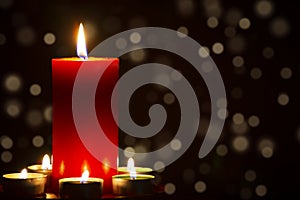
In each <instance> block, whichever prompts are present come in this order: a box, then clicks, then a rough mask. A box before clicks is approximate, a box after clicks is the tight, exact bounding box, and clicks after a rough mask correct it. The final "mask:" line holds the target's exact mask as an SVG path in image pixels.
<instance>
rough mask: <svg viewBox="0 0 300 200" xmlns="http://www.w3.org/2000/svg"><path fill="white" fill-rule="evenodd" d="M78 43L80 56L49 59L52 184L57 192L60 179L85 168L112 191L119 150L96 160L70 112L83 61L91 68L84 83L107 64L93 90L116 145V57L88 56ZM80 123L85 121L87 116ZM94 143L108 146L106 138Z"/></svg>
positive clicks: (101, 117)
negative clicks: (114, 111)
mask: <svg viewBox="0 0 300 200" xmlns="http://www.w3.org/2000/svg"><path fill="white" fill-rule="evenodd" d="M80 35H81V36H83V37H81V36H80ZM78 38H79V39H78V44H79V43H80V42H79V41H80V40H81V41H82V40H83V43H85V42H84V33H83V28H82V25H80V30H79V34H78ZM80 46H81V48H82V45H79V46H77V52H78V53H77V54H78V56H79V58H56V59H53V60H52V81H53V82H52V90H53V97H52V99H53V125H52V126H53V127H52V128H53V130H52V153H53V164H52V165H53V169H52V184H53V186H52V187H53V188H54V189H55V191H56V192H58V180H59V179H61V178H66V177H74V176H77V175H78V174H81V173H82V172H83V171H84V170H85V169H88V170H89V172H90V175H91V176H93V177H98V178H102V179H103V180H104V185H103V193H104V194H111V193H112V183H111V177H112V176H113V175H115V174H116V173H117V172H116V169H117V156H118V149H117V148H113V149H105V152H109V154H107V155H105V157H103V158H102V159H99V157H95V155H93V153H92V152H91V151H90V149H88V148H87V147H86V145H85V144H84V143H83V141H82V140H81V139H80V137H79V133H78V130H77V129H76V126H75V122H74V118H73V113H72V112H73V111H72V95H73V94H72V93H73V86H74V82H75V79H76V76H77V73H78V71H79V69H80V67H81V66H82V65H83V64H84V65H85V67H86V66H87V67H88V68H90V69H91V70H90V74H85V77H84V81H85V82H86V84H89V80H90V78H89V77H90V76H93V75H94V72H95V70H96V71H97V70H99V69H101V68H103V67H106V70H105V71H104V73H103V75H102V76H101V78H100V80H99V83H98V85H97V89H96V92H95V111H96V114H97V119H98V122H99V125H101V127H102V130H103V132H104V134H105V136H106V137H107V138H108V139H109V140H110V141H111V142H112V143H113V144H115V145H116V146H118V126H117V124H116V123H115V121H114V118H113V115H112V112H111V109H110V108H111V94H112V91H113V88H114V86H115V84H116V83H117V80H118V77H119V60H118V58H87V53H86V47H85V44H84V48H83V49H79V48H80ZM107 66H108V67H107ZM83 84H85V83H83ZM82 98H85V97H84V96H83V97H82ZM80 123H85V124H88V123H89V119H88V118H87V119H86V121H83V122H80ZM93 131H94V130H92V128H91V130H88V131H87V133H84V134H86V136H87V137H88V136H89V134H90V133H92V132H93ZM81 134H82V133H81ZM91 139H93V138H91ZM96 142H97V145H96V146H95V147H94V148H96V149H97V150H99V149H100V150H101V148H103V147H104V146H107V145H105V144H103V142H105V141H96Z"/></svg>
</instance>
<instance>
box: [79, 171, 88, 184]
mask: <svg viewBox="0 0 300 200" xmlns="http://www.w3.org/2000/svg"><path fill="white" fill-rule="evenodd" d="M89 176H90V172H89V170H87V169H86V170H84V172H83V173H82V175H81V178H80V183H84V182H87V181H88V180H89Z"/></svg>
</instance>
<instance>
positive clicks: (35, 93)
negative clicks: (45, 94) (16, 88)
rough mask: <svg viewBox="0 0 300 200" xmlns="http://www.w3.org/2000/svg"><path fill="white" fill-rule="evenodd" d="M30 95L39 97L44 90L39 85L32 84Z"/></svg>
mask: <svg viewBox="0 0 300 200" xmlns="http://www.w3.org/2000/svg"><path fill="white" fill-rule="evenodd" d="M29 91H30V94H31V95H32V96H38V95H40V94H41V92H42V88H41V86H40V85H39V84H32V85H31V86H30V88H29Z"/></svg>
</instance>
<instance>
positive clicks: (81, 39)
mask: <svg viewBox="0 0 300 200" xmlns="http://www.w3.org/2000/svg"><path fill="white" fill-rule="evenodd" d="M77 55H78V57H80V58H83V59H86V58H87V57H88V56H87V50H86V43H85V36H84V30H83V25H82V23H80V25H79V30H78V36H77Z"/></svg>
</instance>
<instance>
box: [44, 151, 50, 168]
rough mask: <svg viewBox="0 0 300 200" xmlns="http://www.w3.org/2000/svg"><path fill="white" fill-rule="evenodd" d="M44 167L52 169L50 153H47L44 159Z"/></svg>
mask: <svg viewBox="0 0 300 200" xmlns="http://www.w3.org/2000/svg"><path fill="white" fill-rule="evenodd" d="M42 169H52V167H51V163H50V157H49V156H48V154H45V155H44V157H43V161H42Z"/></svg>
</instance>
